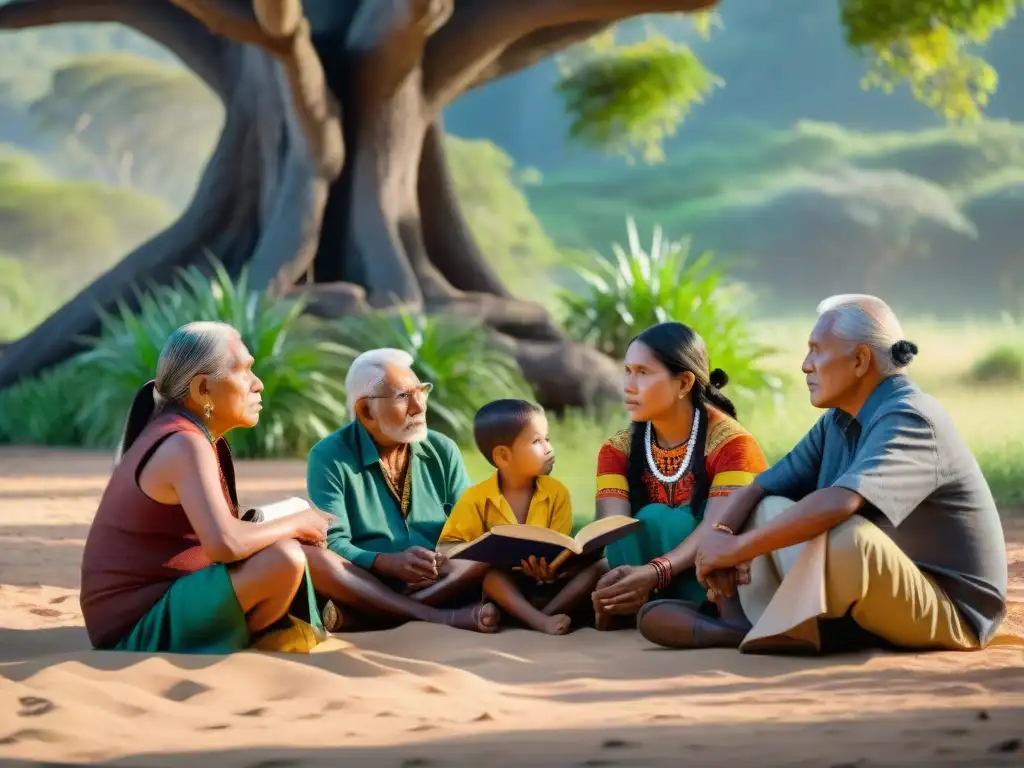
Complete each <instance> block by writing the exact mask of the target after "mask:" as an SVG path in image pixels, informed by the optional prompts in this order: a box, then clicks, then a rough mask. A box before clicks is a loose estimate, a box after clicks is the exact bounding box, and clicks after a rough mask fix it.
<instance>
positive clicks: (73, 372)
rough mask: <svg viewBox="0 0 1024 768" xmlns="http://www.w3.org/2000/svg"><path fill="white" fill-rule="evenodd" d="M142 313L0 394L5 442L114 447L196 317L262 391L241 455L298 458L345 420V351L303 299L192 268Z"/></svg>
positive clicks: (142, 306) (218, 270)
mask: <svg viewBox="0 0 1024 768" xmlns="http://www.w3.org/2000/svg"><path fill="white" fill-rule="evenodd" d="M138 297H139V309H138V311H134V312H133V311H130V310H129V309H128V308H127V307H126V306H124V305H121V306H120V307H119V311H118V312H116V313H113V314H109V313H105V314H102V315H101V321H102V331H101V333H100V335H99V336H98V337H96V338H93V339H87V340H86V344H87V346H88V349H87V350H86V351H84V352H82V353H80V354H79V355H77V356H75V357H74V358H72V359H71V360H69V361H68V362H67V363H65V364H64V365H63V366H60V367H59V368H57V369H54V371H53V372H51V373H48V374H44V376H42V377H40V378H39V379H36V380H33V381H30V382H26V383H22V384H19V385H17V386H15V387H11V388H9V389H8V390H5V391H3V392H0V413H3V414H4V417H3V419H2V424H0V436H2V439H3V440H4V441H6V442H18V443H25V442H39V443H45V444H50V445H53V444H64V445H69V444H70V445H84V446H90V447H103V448H111V447H112V446H114V445H115V444H116V442H117V439H118V438H119V436H120V434H121V429H122V427H123V424H124V418H125V414H126V412H127V408H128V404H129V403H130V402H131V399H132V396H133V395H134V393H135V391H136V390H137V389H138V388H139V387H140V386H141V385H142V384H143V383H145V382H146V381H148V380H149V379H151V378H153V376H154V374H155V371H156V364H157V359H158V358H159V355H160V350H161V349H162V348H163V345H164V342H166V340H167V337H168V336H169V335H170V334H171V332H172V331H173V330H174V329H176V328H178V327H180V326H182V325H184V324H186V323H188V322H191V321H193V320H218V321H222V322H226V323H230V324H231V325H232V326H234V327H235V328H236V329H238V331H239V333H241V335H242V339H243V341H244V342H245V344H246V346H247V347H248V348H249V351H250V352H251V353H252V355H253V357H254V358H256V364H255V366H254V370H255V372H256V373H257V375H258V376H259V377H260V378H261V380H262V381H263V385H264V390H263V398H264V400H265V402H266V405H267V407H266V409H265V410H264V411H263V413H262V415H261V417H260V423H259V425H258V426H257V427H255V428H254V429H244V430H237V431H235V432H232V433H230V434H229V435H228V440H229V441H230V443H231V446H232V449H233V450H234V452H235V453H236V455H238V456H240V457H252V456H281V455H288V454H303V453H305V451H307V450H308V448H309V447H310V446H311V445H312V444H313V443H314V442H315V441H316V440H318V439H320V438H321V437H322V436H324V435H325V434H327V433H328V432H330V431H332V430H333V429H336V428H337V426H339V425H340V424H341V423H343V422H344V421H345V420H346V418H347V417H346V408H345V395H344V381H345V371H346V370H347V367H348V363H349V362H350V360H351V358H352V354H351V352H350V350H348V349H346V348H344V347H342V346H340V345H338V344H336V343H333V342H331V341H330V340H329V339H327V338H326V336H325V335H324V333H323V327H322V325H321V324H318V323H316V322H315V321H313V320H311V319H310V318H304V317H301V316H300V315H301V312H302V310H303V309H304V303H303V302H302V301H300V300H286V301H281V300H278V299H271V298H268V297H266V296H263V295H259V294H257V293H255V292H253V291H250V290H249V288H248V284H247V279H246V275H245V273H244V272H243V274H242V275H241V276H240V278H239V279H238V281H237V282H233V281H232V280H231V278H230V276H229V275H228V274H227V273H226V272H225V271H224V269H223V268H222V267H221V266H220V265H219V264H216V263H215V264H214V276H213V279H212V280H211V279H210V278H209V277H207V276H205V275H204V274H203V273H202V272H200V271H199V270H198V269H196V268H194V267H193V268H191V269H188V270H185V271H182V272H181V274H180V280H179V282H178V283H177V284H176V285H175V286H173V287H172V286H164V287H157V288H154V289H152V290H151V291H149V292H147V293H142V292H139V294H138Z"/></svg>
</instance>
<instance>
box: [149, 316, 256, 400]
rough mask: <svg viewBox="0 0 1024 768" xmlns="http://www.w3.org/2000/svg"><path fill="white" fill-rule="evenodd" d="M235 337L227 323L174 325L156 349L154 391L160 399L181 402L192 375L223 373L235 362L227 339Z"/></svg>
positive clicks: (233, 331)
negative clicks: (157, 352) (173, 328)
mask: <svg viewBox="0 0 1024 768" xmlns="http://www.w3.org/2000/svg"><path fill="white" fill-rule="evenodd" d="M238 337H239V334H238V331H237V330H235V329H234V328H233V327H232V326H230V325H228V324H227V323H214V322H195V323H188V324H187V325H183V326H181V328H178V329H177V330H176V331H174V332H173V333H172V334H171V335H170V337H168V339H167V342H166V343H165V344H164V348H163V349H162V350H161V351H160V359H159V362H157V365H156V386H155V390H156V394H157V395H159V397H160V398H161V399H162V400H164V401H167V402H170V403H181V402H184V401H185V398H186V397H188V390H189V385H190V384H191V383H192V379H194V378H195V377H196V376H200V375H204V374H205V375H207V376H212V377H213V378H219V377H221V376H224V375H225V374H227V373H228V371H230V369H231V366H232V365H233V364H234V363H235V360H234V359H232V356H231V351H230V350H231V342H232V341H234V340H235V339H237V338H238Z"/></svg>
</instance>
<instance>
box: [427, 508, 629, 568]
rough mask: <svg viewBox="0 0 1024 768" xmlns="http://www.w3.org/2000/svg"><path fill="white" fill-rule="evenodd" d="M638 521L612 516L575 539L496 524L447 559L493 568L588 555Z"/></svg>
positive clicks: (585, 528)
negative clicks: (533, 559) (566, 554)
mask: <svg viewBox="0 0 1024 768" xmlns="http://www.w3.org/2000/svg"><path fill="white" fill-rule="evenodd" d="M638 525H640V521H639V520H636V519H635V518H632V517H626V516H625V515H613V516H611V517H605V518H602V519H601V520H595V521H594V522H592V523H590V524H589V525H585V526H583V528H582V529H580V531H579V533H577V534H576V535H575V536H566V535H565V534H562V533H558V532H557V531H552V530H551V529H550V528H541V527H540V526H537V525H496V526H494V527H493V528H491V530H489V531H488V532H487V533H485V534H484V535H483V536H480V537H478V538H476V539H473V541H470V542H467V543H465V544H457V545H456V546H454V547H452V548H451V549H449V550H448V551H447V554H448V557H451V558H456V559H459V560H474V561H476V562H478V563H487V564H489V565H497V566H503V567H508V566H516V565H519V563H520V561H522V560H526V559H528V558H529V557H530V555H534V556H535V557H537V558H541V557H543V558H546V559H547V561H548V562H549V563H550V562H551V561H552V560H554V559H555V558H556V557H558V555H560V554H561V553H562V552H563V551H564V550H569V551H570V552H572V553H573V554H574V555H589V554H590V553H591V552H596V551H598V550H600V549H603V548H604V547H605V546H607V545H608V544H611V543H612V542H613V541H618V540H619V539H621V538H623V537H624V536H628V535H629V534H630V533H632V532H633V531H634V529H635V528H636V526H638Z"/></svg>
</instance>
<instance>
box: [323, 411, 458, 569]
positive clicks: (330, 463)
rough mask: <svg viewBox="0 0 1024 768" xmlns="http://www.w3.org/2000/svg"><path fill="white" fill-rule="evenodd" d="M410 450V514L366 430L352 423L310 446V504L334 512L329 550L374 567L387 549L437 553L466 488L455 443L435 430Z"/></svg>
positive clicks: (366, 566)
mask: <svg viewBox="0 0 1024 768" xmlns="http://www.w3.org/2000/svg"><path fill="white" fill-rule="evenodd" d="M409 448H410V451H409V462H410V463H409V468H408V472H409V473H410V478H411V486H410V500H409V510H408V514H406V515H403V514H402V510H401V505H400V504H399V502H398V500H397V499H396V498H395V497H394V494H392V493H391V491H390V490H389V489H388V484H387V481H386V480H385V479H384V474H383V472H382V471H381V467H380V454H379V453H378V451H377V446H376V444H375V443H374V442H373V439H372V438H371V437H370V435H369V433H368V432H367V431H366V429H365V428H364V427H363V425H362V424H360V423H359V422H358V421H353V422H351V423H349V424H347V425H345V426H344V427H342V428H341V429H339V430H338V431H337V432H334V433H333V434H330V435H328V436H327V437H325V438H324V439H323V440H321V441H320V442H318V443H317V444H316V445H314V446H313V450H311V451H310V452H309V461H308V462H307V465H306V491H307V493H308V494H309V499H310V501H312V502H313V504H314V505H315V506H316V507H318V508H319V509H322V510H323V511H324V512H329V513H330V514H332V515H334V517H335V520H334V522H332V523H331V526H330V528H329V529H328V531H327V546H328V547H329V548H330V549H331V550H332V551H333V552H335V553H337V554H338V555H340V556H341V557H343V558H345V559H346V560H348V561H349V562H352V563H355V564H356V565H358V566H360V567H362V568H366V569H369V568H370V567H371V566H372V565H373V561H374V559H375V558H376V557H377V555H378V554H380V553H382V552H402V551H404V550H406V549H408V548H409V547H412V546H421V547H426V548H427V549H434V548H435V547H436V546H437V539H438V537H439V536H440V535H441V528H442V527H444V524H445V521H446V520H447V519H448V515H449V513H450V512H451V511H452V507H453V506H454V505H455V502H456V501H458V500H459V497H460V496H461V495H462V493H463V492H464V491H465V490H466V488H468V487H469V476H468V474H467V473H466V466H465V464H464V463H463V461H462V454H461V453H460V452H459V448H458V446H457V445H456V444H455V442H454V441H452V440H451V439H450V438H447V437H445V436H444V435H442V434H440V433H438V432H434V431H432V430H431V431H430V432H428V433H427V439H426V440H423V441H421V442H418V443H412V444H411V445H410V446H409Z"/></svg>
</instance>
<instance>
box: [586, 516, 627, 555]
mask: <svg viewBox="0 0 1024 768" xmlns="http://www.w3.org/2000/svg"><path fill="white" fill-rule="evenodd" d="M636 522H637V521H636V519H635V518H632V517H626V516H625V515H612V516H611V517H604V518H601V519H600V520H595V521H594V522H592V523H588V524H587V525H585V526H583V528H581V529H580V531H579V533H577V534H576V541H577V542H579V545H580V547H583V546H586V544H587V542H589V541H592V540H593V539H596V538H597V537H598V536H603V535H604V534H606V533H609V532H611V531H614V530H616V529H618V528H622V527H623V526H627V525H628V526H631V525H635V524H636Z"/></svg>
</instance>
